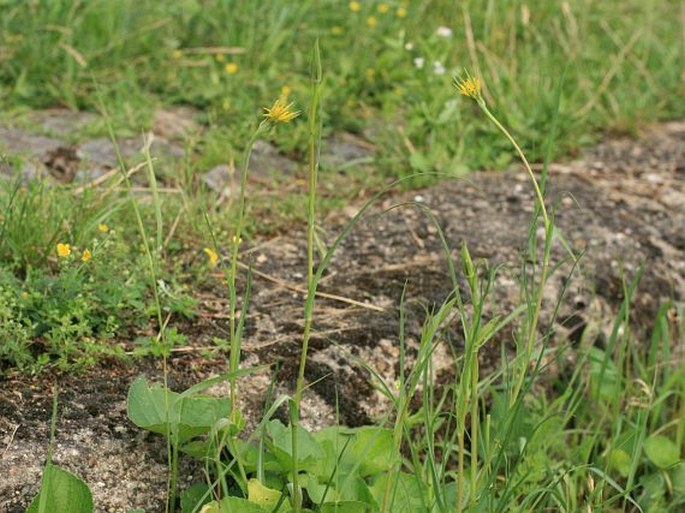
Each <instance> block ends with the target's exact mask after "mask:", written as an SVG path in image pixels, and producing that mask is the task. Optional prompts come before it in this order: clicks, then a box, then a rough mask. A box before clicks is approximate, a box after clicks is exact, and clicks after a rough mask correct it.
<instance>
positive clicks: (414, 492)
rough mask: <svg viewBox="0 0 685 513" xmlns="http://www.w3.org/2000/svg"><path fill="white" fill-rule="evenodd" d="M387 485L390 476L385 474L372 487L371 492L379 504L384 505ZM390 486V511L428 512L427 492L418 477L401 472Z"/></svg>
mask: <svg viewBox="0 0 685 513" xmlns="http://www.w3.org/2000/svg"><path fill="white" fill-rule="evenodd" d="M387 484H388V474H383V475H380V476H379V477H378V478H377V479H376V480H375V481H374V482H373V485H372V486H371V491H372V492H373V495H374V497H375V498H376V501H377V502H378V504H382V503H383V497H384V495H385V488H386V485H387ZM390 486H391V490H390V497H391V498H392V504H390V511H392V513H415V512H417V511H426V510H427V508H426V504H424V498H425V497H426V490H425V487H424V485H423V484H422V483H421V482H420V481H419V480H418V479H417V478H416V476H414V475H411V474H405V473H404V472H401V473H399V474H396V475H395V476H394V477H393V483H391V485H390Z"/></svg>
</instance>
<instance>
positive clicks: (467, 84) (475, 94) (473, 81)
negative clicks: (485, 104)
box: [453, 75, 482, 100]
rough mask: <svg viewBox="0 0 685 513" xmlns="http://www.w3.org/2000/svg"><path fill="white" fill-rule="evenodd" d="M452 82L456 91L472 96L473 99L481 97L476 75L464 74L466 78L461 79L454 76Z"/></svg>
mask: <svg viewBox="0 0 685 513" xmlns="http://www.w3.org/2000/svg"><path fill="white" fill-rule="evenodd" d="M453 84H454V87H455V88H456V89H457V91H459V92H460V93H461V94H463V95H464V96H468V97H469V98H473V99H474V100H478V99H480V98H482V96H481V87H480V80H479V79H478V78H476V77H472V76H471V75H466V78H463V79H461V80H460V79H458V78H456V77H455V78H454V82H453Z"/></svg>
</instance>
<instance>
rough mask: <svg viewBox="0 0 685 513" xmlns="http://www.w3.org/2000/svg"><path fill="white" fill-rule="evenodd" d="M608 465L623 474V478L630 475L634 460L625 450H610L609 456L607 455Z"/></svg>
mask: <svg viewBox="0 0 685 513" xmlns="http://www.w3.org/2000/svg"><path fill="white" fill-rule="evenodd" d="M607 463H608V464H609V467H611V468H613V469H614V470H616V471H617V472H618V473H619V474H621V477H628V474H630V467H631V464H632V460H631V458H630V455H629V454H628V453H627V452H626V451H624V450H623V449H612V450H610V451H609V454H607Z"/></svg>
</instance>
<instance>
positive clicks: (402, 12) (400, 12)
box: [395, 7, 407, 18]
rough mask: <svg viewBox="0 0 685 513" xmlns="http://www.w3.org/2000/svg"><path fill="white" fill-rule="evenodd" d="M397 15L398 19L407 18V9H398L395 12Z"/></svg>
mask: <svg viewBox="0 0 685 513" xmlns="http://www.w3.org/2000/svg"><path fill="white" fill-rule="evenodd" d="M395 14H397V17H398V18H405V17H406V16H407V9H406V7H398V8H397V10H396V11H395Z"/></svg>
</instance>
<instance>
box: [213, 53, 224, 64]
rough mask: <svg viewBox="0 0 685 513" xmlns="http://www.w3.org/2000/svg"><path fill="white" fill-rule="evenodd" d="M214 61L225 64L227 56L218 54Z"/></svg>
mask: <svg viewBox="0 0 685 513" xmlns="http://www.w3.org/2000/svg"><path fill="white" fill-rule="evenodd" d="M214 60H215V61H216V62H224V61H225V60H226V56H225V55H224V54H223V53H217V54H216V55H215V56H214Z"/></svg>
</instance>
